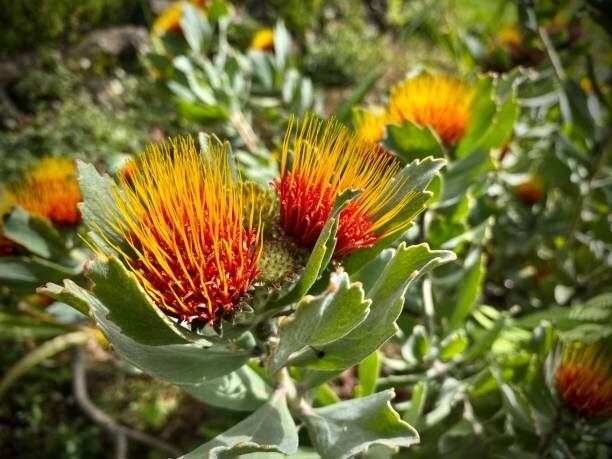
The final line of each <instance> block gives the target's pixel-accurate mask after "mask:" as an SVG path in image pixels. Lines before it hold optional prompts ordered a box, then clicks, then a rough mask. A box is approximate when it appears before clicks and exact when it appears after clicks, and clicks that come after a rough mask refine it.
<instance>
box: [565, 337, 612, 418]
mask: <svg viewBox="0 0 612 459" xmlns="http://www.w3.org/2000/svg"><path fill="white" fill-rule="evenodd" d="M611 358H612V354H611V353H610V352H609V350H605V349H604V348H603V347H602V346H600V345H597V344H592V345H586V344H583V343H571V344H569V345H567V347H566V348H565V349H564V351H563V361H562V363H561V365H560V366H559V368H557V371H556V372H555V387H556V389H557V392H558V394H559V397H561V399H562V400H563V401H564V402H565V403H566V404H567V405H568V406H569V407H570V408H571V409H573V410H574V411H576V412H577V413H578V414H580V415H581V416H584V417H587V418H594V417H604V416H609V415H611V414H612V360H611Z"/></svg>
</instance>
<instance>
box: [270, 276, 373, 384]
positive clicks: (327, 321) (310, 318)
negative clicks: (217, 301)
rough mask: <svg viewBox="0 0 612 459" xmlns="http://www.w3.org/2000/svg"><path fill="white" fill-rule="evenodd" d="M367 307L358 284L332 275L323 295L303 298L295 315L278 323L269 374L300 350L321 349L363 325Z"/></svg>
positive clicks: (346, 278)
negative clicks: (275, 344) (278, 333)
mask: <svg viewBox="0 0 612 459" xmlns="http://www.w3.org/2000/svg"><path fill="white" fill-rule="evenodd" d="M369 306H370V301H369V300H365V299H364V293H363V289H362V288H361V285H360V284H351V283H350V280H349V277H348V275H347V274H346V273H344V272H338V273H334V274H332V276H331V277H330V286H329V287H328V289H327V290H326V291H325V292H323V293H322V294H321V295H319V296H317V297H312V296H306V297H304V298H303V299H302V301H300V302H299V303H298V306H297V309H296V311H295V314H294V315H293V316H292V317H289V318H285V319H284V320H283V321H281V323H280V339H279V343H278V347H277V349H276V351H275V352H274V354H273V355H272V358H271V360H270V364H269V371H270V373H274V372H276V371H278V370H279V369H280V368H281V367H282V366H284V365H285V364H286V362H287V361H288V360H289V359H290V358H291V356H292V354H294V353H296V352H299V351H301V350H303V349H304V348H307V347H308V348H310V349H312V348H313V347H319V346H323V345H325V344H328V343H331V342H333V341H335V340H337V339H339V338H341V337H343V336H345V335H346V334H347V333H349V332H350V331H351V330H352V329H354V328H355V327H356V326H357V325H359V324H360V323H361V322H363V320H364V319H365V318H366V316H367V315H368V313H369V311H370V309H369ZM310 349H309V350H310Z"/></svg>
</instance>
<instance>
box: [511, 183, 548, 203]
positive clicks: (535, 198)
mask: <svg viewBox="0 0 612 459" xmlns="http://www.w3.org/2000/svg"><path fill="white" fill-rule="evenodd" d="M514 193H515V194H516V197H517V198H518V200H519V201H521V202H522V203H523V204H526V205H528V206H533V205H534V204H537V203H538V202H540V201H541V200H542V199H543V198H544V189H543V188H542V185H541V184H540V181H539V180H538V179H537V178H535V177H532V178H530V179H528V180H526V181H524V182H522V183H520V184H519V185H517V187H516V188H515V189H514Z"/></svg>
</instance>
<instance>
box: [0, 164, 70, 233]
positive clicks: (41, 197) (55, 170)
mask: <svg viewBox="0 0 612 459" xmlns="http://www.w3.org/2000/svg"><path fill="white" fill-rule="evenodd" d="M6 194H7V199H9V200H10V202H12V203H13V205H17V206H20V207H22V208H23V209H25V210H27V211H28V212H30V213H31V214H33V215H37V216H39V217H42V218H45V219H47V220H49V221H51V222H53V223H56V224H58V225H63V226H77V225H79V224H80V223H81V213H80V212H79V208H78V206H77V205H78V203H79V202H80V201H81V191H80V189H79V184H78V181H77V174H76V164H75V162H74V160H72V159H70V158H52V157H48V158H43V159H42V160H40V161H39V163H38V164H37V165H36V166H34V167H33V168H32V169H31V170H30V171H28V172H27V173H26V175H25V177H24V178H23V180H21V181H20V182H17V183H12V184H10V185H8V186H7V187H6Z"/></svg>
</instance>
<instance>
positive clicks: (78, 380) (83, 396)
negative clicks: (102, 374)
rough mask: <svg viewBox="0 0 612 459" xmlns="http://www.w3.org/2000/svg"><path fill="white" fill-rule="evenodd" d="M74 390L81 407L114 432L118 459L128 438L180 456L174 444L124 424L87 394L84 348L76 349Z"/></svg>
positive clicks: (174, 455) (100, 424)
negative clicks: (97, 404) (112, 416)
mask: <svg viewBox="0 0 612 459" xmlns="http://www.w3.org/2000/svg"><path fill="white" fill-rule="evenodd" d="M73 367H74V374H73V391H74V397H75V398H76V401H77V403H78V404H79V406H80V407H81V409H82V410H83V411H84V412H85V414H87V416H89V417H90V418H91V419H92V420H93V421H94V422H95V423H96V424H98V425H99V426H100V427H102V428H103V429H105V430H107V431H108V432H110V433H111V434H113V435H114V436H115V438H116V441H117V449H116V457H117V458H118V459H120V458H123V457H125V456H126V453H127V442H126V438H130V439H132V440H134V441H137V442H139V443H142V444H144V445H147V446H149V447H151V448H156V449H158V450H160V451H163V452H164V453H166V454H168V455H170V456H172V457H178V456H180V455H181V452H180V451H179V450H178V449H177V448H175V447H174V446H172V445H169V444H168V443H166V442H163V441H161V440H158V439H157V438H154V437H151V436H149V435H147V434H145V433H143V432H138V431H136V430H132V429H130V428H128V427H125V426H122V425H121V424H119V423H118V422H117V421H115V420H114V419H113V418H111V417H110V416H109V415H108V414H106V413H105V412H104V411H102V410H100V408H98V407H97V406H96V405H95V404H94V403H93V402H92V401H91V399H90V398H89V395H88V394H87V381H86V377H85V363H84V361H83V350H82V349H76V350H75V353H74V358H73Z"/></svg>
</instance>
